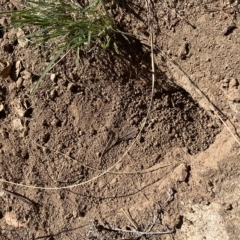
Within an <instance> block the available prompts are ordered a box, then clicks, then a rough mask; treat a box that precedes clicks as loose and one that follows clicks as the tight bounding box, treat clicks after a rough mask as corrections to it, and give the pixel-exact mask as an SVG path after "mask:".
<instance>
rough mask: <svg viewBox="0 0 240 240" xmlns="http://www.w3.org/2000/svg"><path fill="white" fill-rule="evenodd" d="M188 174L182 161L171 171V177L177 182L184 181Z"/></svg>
mask: <svg viewBox="0 0 240 240" xmlns="http://www.w3.org/2000/svg"><path fill="white" fill-rule="evenodd" d="M187 176H188V169H187V166H186V165H185V164H184V163H182V164H180V165H179V166H178V167H177V168H176V169H175V170H174V171H173V179H174V180H175V181H178V182H184V181H185V180H186V179H187Z"/></svg>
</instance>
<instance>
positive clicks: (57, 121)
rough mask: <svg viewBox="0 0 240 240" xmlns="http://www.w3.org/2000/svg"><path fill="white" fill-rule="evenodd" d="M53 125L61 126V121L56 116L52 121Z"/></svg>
mask: <svg viewBox="0 0 240 240" xmlns="http://www.w3.org/2000/svg"><path fill="white" fill-rule="evenodd" d="M51 125H52V126H54V127H60V126H61V121H60V120H59V119H58V118H54V119H53V120H52V122H51Z"/></svg>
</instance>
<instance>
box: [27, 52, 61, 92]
mask: <svg viewBox="0 0 240 240" xmlns="http://www.w3.org/2000/svg"><path fill="white" fill-rule="evenodd" d="M64 50H65V49H64V48H62V49H60V51H59V52H58V53H57V54H56V56H55V57H54V58H53V59H52V61H51V62H50V63H49V64H48V66H47V67H46V69H45V70H44V71H43V73H42V75H41V76H40V78H39V79H38V81H37V83H36V84H35V86H34V88H33V90H32V91H31V95H33V94H34V93H35V91H36V90H37V88H38V87H39V84H40V83H41V81H42V79H43V78H44V77H45V75H46V74H47V73H48V72H49V71H50V69H51V67H52V66H53V64H54V63H55V61H56V60H57V59H58V58H59V57H60V55H61V54H62V53H63V51H64Z"/></svg>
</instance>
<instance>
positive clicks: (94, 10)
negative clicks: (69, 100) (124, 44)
mask: <svg viewBox="0 0 240 240" xmlns="http://www.w3.org/2000/svg"><path fill="white" fill-rule="evenodd" d="M11 24H12V26H13V27H15V28H17V27H20V28H24V27H29V29H31V33H30V34H28V35H26V36H25V37H26V38H28V39H29V40H31V42H33V43H34V44H36V45H43V44H48V49H52V51H54V52H55V56H57V57H59V56H60V55H61V54H62V53H63V52H64V51H65V50H69V49H76V51H77V55H78V53H79V50H84V49H89V48H91V47H96V46H97V47H99V48H102V49H104V50H106V49H107V48H109V47H110V46H112V48H113V49H114V50H115V51H116V52H117V53H118V47H117V43H116V42H115V39H116V37H115V35H116V34H121V35H122V36H124V37H125V38H126V36H125V35H124V33H123V32H121V31H119V30H118V29H117V28H116V27H115V25H114V21H113V20H112V19H111V17H110V16H109V14H108V12H107V8H106V1H105V0H92V1H91V3H90V4H89V5H87V6H82V5H80V4H79V3H77V2H76V0H42V1H36V0H35V1H33V0H26V9H24V10H20V11H14V12H12V13H11ZM57 57H54V61H51V62H50V64H49V65H48V66H47V68H46V70H45V71H44V72H43V74H42V76H41V77H40V79H39V80H38V82H37V84H36V86H35V87H34V91H35V90H36V87H37V86H39V83H40V82H41V81H42V79H43V77H44V76H45V75H46V74H47V72H48V71H49V70H50V69H51V67H52V66H53V64H54V63H55V62H56V60H57Z"/></svg>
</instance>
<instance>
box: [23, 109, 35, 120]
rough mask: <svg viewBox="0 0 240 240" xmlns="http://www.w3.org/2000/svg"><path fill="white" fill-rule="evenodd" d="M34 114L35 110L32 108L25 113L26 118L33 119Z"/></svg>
mask: <svg viewBox="0 0 240 240" xmlns="http://www.w3.org/2000/svg"><path fill="white" fill-rule="evenodd" d="M32 112H33V109H32V108H29V109H28V110H27V111H26V112H25V114H24V116H25V117H28V118H30V117H32Z"/></svg>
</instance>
